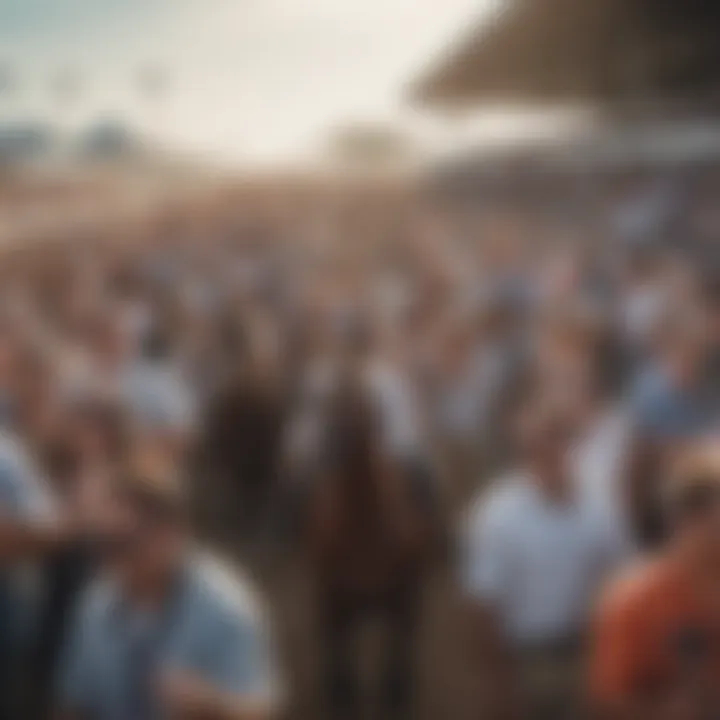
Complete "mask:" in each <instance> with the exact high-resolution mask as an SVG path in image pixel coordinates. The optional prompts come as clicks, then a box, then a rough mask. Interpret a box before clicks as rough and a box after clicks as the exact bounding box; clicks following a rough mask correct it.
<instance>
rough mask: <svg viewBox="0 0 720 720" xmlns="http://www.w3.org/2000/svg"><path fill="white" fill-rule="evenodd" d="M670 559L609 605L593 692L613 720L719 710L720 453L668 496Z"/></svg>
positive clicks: (633, 580) (632, 579) (691, 466)
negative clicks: (670, 528) (670, 530)
mask: <svg viewBox="0 0 720 720" xmlns="http://www.w3.org/2000/svg"><path fill="white" fill-rule="evenodd" d="M665 501H666V509H667V512H668V515H669V519H670V526H671V527H672V533H671V537H670V539H669V541H668V545H667V547H666V548H665V549H664V551H663V553H662V555H660V556H659V557H658V558H657V559H655V560H652V561H649V562H648V563H646V564H645V565H643V566H640V567H638V568H635V569H633V571H632V572H631V573H630V574H629V576H628V577H626V578H623V579H622V580H621V581H620V582H618V583H617V584H616V585H615V586H614V587H612V588H611V589H610V592H609V594H608V597H607V598H606V599H605V601H604V602H603V603H602V605H601V608H600V612H599V618H598V623H597V627H596V631H595V634H594V647H593V651H592V662H591V668H592V671H591V680H592V682H591V685H592V689H593V695H594V699H595V702H596V703H597V705H598V706H599V710H600V711H601V712H602V713H604V714H603V717H607V718H609V719H611V720H624V719H625V718H627V719H628V720H630V719H632V720H664V719H669V718H683V720H704V719H705V718H708V719H709V718H715V717H718V714H719V713H720V689H719V688H720V642H719V640H720V636H719V635H718V629H719V628H720V572H719V571H720V455H719V454H718V450H717V446H716V447H715V448H713V449H710V448H707V449H705V448H703V449H700V450H696V451H692V452H691V453H690V454H689V455H688V456H687V457H686V458H683V460H682V461H681V463H680V466H679V468H678V470H677V471H676V472H675V474H674V477H672V478H671V480H670V482H669V484H668V486H667V488H666V493H665Z"/></svg>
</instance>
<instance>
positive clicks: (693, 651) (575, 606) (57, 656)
mask: <svg viewBox="0 0 720 720" xmlns="http://www.w3.org/2000/svg"><path fill="white" fill-rule="evenodd" d="M651 190H653V192H650V190H648V191H647V192H639V191H634V192H633V193H628V192H624V194H623V193H620V192H615V193H614V194H613V193H611V192H608V193H607V195H606V197H605V201H604V203H595V205H594V208H593V212H592V213H590V214H589V215H588V217H592V220H591V221H590V220H588V225H587V226H583V224H582V222H581V223H579V224H578V217H582V213H581V212H580V211H579V209H578V208H567V215H568V217H571V218H572V222H570V221H568V223H567V224H566V226H565V227H563V228H562V229H559V228H558V226H557V225H554V224H552V223H550V222H549V221H548V218H547V216H543V215H542V213H538V212H536V211H535V210H533V209H530V208H528V207H527V205H526V204H524V203H518V204H517V205H516V206H514V205H513V204H512V203H505V204H504V205H503V206H502V207H501V208H500V207H493V206H492V204H490V203H487V202H485V203H480V202H478V203H477V205H476V206H471V207H470V208H468V207H467V206H463V207H460V206H455V205H454V204H453V203H452V201H451V200H449V199H448V198H440V197H438V196H437V195H436V194H435V191H434V190H433V191H428V190H427V188H423V189H419V190H418V189H416V190H413V191H412V192H410V191H408V192H405V193H399V192H396V193H388V194H387V197H384V195H383V193H376V194H375V195H373V196H372V197H366V196H365V195H364V194H363V193H362V192H359V191H356V192H350V191H349V190H346V191H345V192H340V191H339V190H337V191H336V192H331V191H330V190H328V189H325V191H324V192H323V193H315V194H314V195H313V194H311V196H310V197H306V196H304V195H302V194H297V195H293V193H291V192H289V191H288V195H287V197H283V194H282V193H279V192H278V193H273V194H269V196H268V197H264V196H262V194H260V195H259V196H257V197H256V196H251V197H252V200H251V201H250V200H248V197H247V196H244V195H242V194H241V193H239V194H238V197H234V196H233V195H232V194H231V193H226V194H225V195H223V197H222V198H221V199H220V200H218V201H217V202H216V203H215V204H214V205H212V204H208V203H206V204H204V205H203V206H202V208H200V209H198V208H193V207H190V206H188V207H175V208H172V209H169V210H168V209H166V210H164V211H163V212H162V213H159V214H158V215H157V216H154V217H152V218H149V219H148V220H147V222H145V223H144V224H142V225H136V226H133V228H132V229H131V230H128V231H123V230H122V228H117V227H114V228H109V229H108V231H107V233H106V234H104V233H103V232H98V233H93V234H92V235H83V236H73V237H63V238H62V239H61V240H57V239H53V241H52V242H49V241H48V242H35V243H32V244H27V245H20V246H17V247H8V248H7V249H5V250H4V251H3V256H2V259H1V260H0V427H1V431H0V564H1V567H2V571H1V572H0V718H2V720H5V719H6V718H7V719H8V720H15V719H16V718H17V719H21V718H22V719H24V718H38V719H40V718H60V719H61V720H194V719H197V720H231V719H232V720H265V719H266V718H271V717H277V716H278V715H280V716H284V715H287V716H289V717H293V711H294V710H293V709H294V698H293V693H294V688H293V684H292V682H289V681H288V676H289V675H292V672H288V668H287V667H286V662H285V658H286V654H285V653H284V651H283V648H282V647H281V643H280V642H278V635H277V633H274V632H273V629H274V627H275V625H276V623H274V622H273V617H272V612H271V608H272V607H273V603H272V602H271V600H272V598H270V599H263V595H262V592H260V591H259V590H258V589H256V588H255V587H253V585H254V583H253V582H251V581H250V580H249V579H248V577H246V576H244V575H241V574H240V571H239V570H238V569H237V567H236V565H237V563H233V562H232V559H233V557H232V556H233V553H235V554H236V556H235V560H237V558H238V557H242V556H243V553H244V552H246V551H247V550H248V548H251V549H252V550H251V552H254V551H255V550H257V549H258V548H267V547H272V548H273V553H271V554H272V556H273V557H275V558H278V557H279V558H280V562H283V561H284V560H285V559H286V558H288V557H290V556H293V557H297V558H299V559H300V561H301V565H302V568H303V573H304V574H305V577H306V578H307V580H308V582H309V584H310V585H311V587H312V590H313V593H312V598H313V599H312V608H311V610H312V613H313V616H314V618H315V625H314V627H315V628H316V633H317V638H318V647H319V648H320V657H319V662H318V666H319V678H318V683H317V693H318V695H319V696H320V697H321V700H322V702H321V705H322V708H323V711H324V712H325V713H327V716H328V717H331V718H342V719H343V720H346V719H349V718H360V717H363V716H364V715H363V713H366V709H367V707H366V706H367V702H366V696H367V694H368V688H367V683H366V682H365V681H364V674H363V672H362V668H361V666H362V663H361V662H359V657H358V655H359V653H358V642H357V640H358V637H359V636H360V634H361V632H362V629H363V627H364V626H365V625H366V623H367V622H368V621H373V622H375V621H377V622H379V623H380V625H381V626H382V628H383V630H384V632H383V639H384V642H383V644H382V651H381V652H380V654H379V656H378V658H376V660H377V661H376V662H375V663H373V668H372V671H373V672H372V673H371V674H372V675H373V682H372V685H373V691H372V693H371V695H373V696H374V697H375V699H376V705H377V708H376V712H375V714H374V716H377V717H388V718H401V717H405V718H410V717H416V716H417V714H418V713H419V712H420V710H419V708H418V704H417V695H418V687H419V680H418V671H417V670H418V668H417V661H418V656H419V650H418V637H419V634H420V633H421V631H422V628H423V627H424V625H425V624H426V623H427V622H428V617H427V614H428V612H431V611H432V609H428V607H427V606H426V605H425V604H424V603H423V602H422V597H423V589H424V586H425V584H426V583H427V580H428V577H429V576H430V574H431V572H432V569H433V568H434V567H437V566H438V565H441V566H442V567H444V568H446V569H447V570H449V573H448V575H449V577H451V578H452V580H451V582H452V584H453V585H454V586H455V587H456V588H457V591H458V592H457V594H458V597H460V598H461V602H459V603H458V607H457V608H456V612H457V620H458V623H457V624H458V625H459V626H460V627H461V628H462V632H461V635H462V637H460V638H458V642H457V646H458V652H459V653H462V657H463V661H462V662H463V664H464V665H465V666H466V668H467V671H468V672H467V674H468V676H469V677H470V678H471V683H470V686H471V687H470V688H469V694H470V697H471V700H470V703H469V704H470V707H471V712H472V714H473V716H475V717H487V718H490V719H495V718H497V719H498V720H499V719H501V718H503V719H504V718H530V719H532V720H534V719H537V720H543V719H546V720H551V719H552V720H563V719H566V718H567V719H571V718H586V717H595V716H596V715H597V716H598V717H600V718H604V717H607V718H608V719H609V720H645V719H647V720H662V719H664V718H667V719H668V720H670V718H682V719H683V720H705V719H707V718H713V717H716V716H717V715H718V713H720V689H719V688H720V441H719V440H718V437H719V433H720V245H718V244H717V243H718V241H717V239H716V237H715V236H713V230H712V228H713V226H714V222H715V221H714V219H713V210H712V203H711V202H710V203H709V204H707V205H706V206H704V215H702V217H701V216H700V213H699V211H698V210H697V208H696V207H694V206H692V205H691V204H689V200H688V197H690V196H688V197H682V198H676V197H675V195H673V198H674V199H677V203H676V204H678V205H680V204H682V203H688V204H687V205H686V206H685V207H686V210H685V213H686V215H687V214H690V213H691V214H692V220H693V221H695V220H697V223H698V224H700V223H701V222H702V223H704V232H703V233H700V232H699V231H697V228H695V229H692V228H691V227H690V224H688V223H685V224H683V223H679V222H677V220H678V217H679V216H682V210H678V209H676V210H675V212H674V214H673V218H672V222H670V221H669V220H668V219H667V218H663V222H664V223H665V225H664V226H663V228H662V231H661V229H660V227H659V224H658V223H655V224H653V222H652V220H653V218H657V216H658V215H664V214H665V213H664V211H665V210H666V209H667V207H668V206H669V205H670V204H671V200H673V198H670V197H669V196H668V195H667V193H665V194H663V193H664V191H663V192H661V191H660V190H658V189H657V187H655V188H651ZM428 192H429V193H430V194H429V196H428V194H427V193H428ZM676 195H677V193H676ZM653 198H654V199H656V200H657V199H658V198H659V201H658V202H655V203H653V202H652V200H653ZM621 200H622V202H621ZM681 201H682V203H681ZM673 202H674V200H673ZM560 205H562V203H560ZM598 218H600V219H601V220H604V222H603V223H602V224H599V223H598ZM685 219H687V218H685ZM573 223H574V225H573ZM590 225H592V227H590ZM717 230H720V224H718V225H717ZM48 240H49V239H48ZM201 541H202V542H201ZM220 550H222V552H223V554H224V555H229V556H230V560H229V561H220V560H219V559H218V555H219V551H220ZM255 557H256V558H257V557H260V558H265V559H266V561H267V562H270V560H269V559H268V558H269V557H270V555H269V554H267V553H263V552H260V553H259V554H256V555H255ZM273 561H275V560H273ZM716 573H717V574H716ZM453 612H455V611H453ZM443 662H444V659H443V658H442V657H436V658H434V659H433V663H435V664H436V665H437V666H438V667H439V666H440V665H441V664H442V663H443ZM431 665H432V663H431ZM425 714H426V715H427V714H428V713H425ZM430 714H432V713H430Z"/></svg>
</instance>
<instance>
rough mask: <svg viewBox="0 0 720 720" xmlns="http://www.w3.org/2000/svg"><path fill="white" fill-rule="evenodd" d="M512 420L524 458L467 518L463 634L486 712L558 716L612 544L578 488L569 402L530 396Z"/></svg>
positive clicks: (571, 697) (564, 712) (572, 693)
mask: <svg viewBox="0 0 720 720" xmlns="http://www.w3.org/2000/svg"><path fill="white" fill-rule="evenodd" d="M518 426H519V427H518V430H519V432H518V435H519V452H520V457H521V461H522V465H521V467H520V468H519V469H518V470H516V471H514V472H512V473H510V474H509V475H507V476H504V477H502V478H501V479H500V480H499V481H497V482H496V483H495V484H494V485H493V486H492V487H491V488H490V490H489V491H488V492H487V494H482V495H481V496H480V497H478V498H477V499H476V500H475V501H474V502H473V503H472V504H471V506H470V508H469V511H468V514H467V518H466V527H465V528H464V530H465V548H464V552H465V557H464V561H463V568H462V577H461V584H462V587H463V589H464V594H465V597H466V603H467V623H468V625H467V634H468V638H469V640H470V652H471V657H472V671H473V674H474V678H475V682H476V684H477V686H478V687H484V688H485V689H486V691H487V692H486V697H485V698H484V700H483V701H482V704H483V705H484V706H485V710H486V712H487V713H488V715H487V716H488V717H492V718H501V717H523V718H526V717H527V718H543V719H545V718H548V719H549V718H553V720H556V719H558V718H568V717H574V716H575V714H576V713H577V712H578V707H579V702H580V699H579V697H578V691H577V685H576V682H575V681H576V680H577V675H578V671H579V662H580V657H581V651H582V645H583V640H584V638H583V634H584V629H585V624H586V621H587V619H588V618H589V616H590V612H591V605H592V602H593V598H594V595H595V593H596V592H597V590H598V589H599V587H600V585H601V584H602V582H603V580H604V578H605V576H606V574H607V573H608V572H610V570H611V569H612V568H613V566H614V564H615V557H616V547H615V544H614V542H612V540H611V538H610V537H609V535H608V533H607V532H606V526H605V523H604V522H601V521H600V519H599V517H598V516H597V515H596V514H595V513H593V512H590V511H589V510H588V506H587V503H585V502H584V501H583V500H582V498H581V497H580V493H579V492H578V489H577V484H576V479H575V477H574V475H573V469H574V468H573V459H572V453H571V449H572V447H573V442H574V429H573V428H574V417H573V414H572V413H570V412H569V410H568V409H567V407H566V406H565V404H564V403H560V402H557V401H556V399H555V398H552V397H549V398H548V397H543V396H540V397H534V398H531V399H530V400H529V402H527V403H526V405H525V407H524V409H523V411H522V413H521V417H520V419H519V423H518ZM477 703H478V704H480V703H481V701H480V698H478V700H477Z"/></svg>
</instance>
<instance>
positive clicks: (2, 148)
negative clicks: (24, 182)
mask: <svg viewBox="0 0 720 720" xmlns="http://www.w3.org/2000/svg"><path fill="white" fill-rule="evenodd" d="M57 143H58V138H57V134H56V133H55V131H54V130H53V128H52V127H51V126H49V125H47V124H44V123H39V122H31V121H28V122H25V121H20V120H18V121H12V122H5V123H0V166H3V165H16V164H19V163H24V162H28V161H32V160H36V159H38V158H42V157H45V156H48V155H50V154H51V153H52V152H53V151H54V150H55V149H56V148H57Z"/></svg>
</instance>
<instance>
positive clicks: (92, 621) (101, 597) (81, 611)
mask: <svg viewBox="0 0 720 720" xmlns="http://www.w3.org/2000/svg"><path fill="white" fill-rule="evenodd" d="M117 600H118V593H117V587H116V585H115V583H114V582H113V581H112V579H111V578H109V577H107V576H101V577H97V578H95V579H93V580H91V581H90V583H89V584H88V585H87V586H86V587H85V588H84V589H83V590H82V591H81V592H80V595H79V598H78V601H77V604H76V608H75V613H76V620H77V623H78V624H79V625H80V626H82V627H89V626H92V627H96V626H97V625H99V624H102V623H103V622H105V621H106V620H107V619H108V617H109V615H110V613H111V611H112V608H113V607H114V606H115V604H116V602H117Z"/></svg>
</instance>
